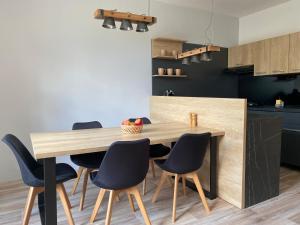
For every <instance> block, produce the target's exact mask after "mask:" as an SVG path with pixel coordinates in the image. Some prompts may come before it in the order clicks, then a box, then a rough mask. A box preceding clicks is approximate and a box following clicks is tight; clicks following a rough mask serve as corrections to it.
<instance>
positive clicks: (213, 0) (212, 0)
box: [205, 0, 215, 44]
mask: <svg viewBox="0 0 300 225" xmlns="http://www.w3.org/2000/svg"><path fill="white" fill-rule="evenodd" d="M214 11H215V0H211V10H210V18H209V23H208V26H207V28H206V29H205V37H206V41H207V43H206V44H211V43H212V40H211V39H210V38H209V34H208V32H209V30H210V29H211V26H212V25H213V22H214ZM211 35H213V31H212V32H211Z"/></svg>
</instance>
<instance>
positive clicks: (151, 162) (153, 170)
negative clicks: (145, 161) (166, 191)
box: [150, 159, 155, 178]
mask: <svg viewBox="0 0 300 225" xmlns="http://www.w3.org/2000/svg"><path fill="white" fill-rule="evenodd" d="M150 165H151V170H152V175H153V178H155V168H154V159H150Z"/></svg>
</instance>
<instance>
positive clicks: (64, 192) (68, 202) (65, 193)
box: [61, 184, 72, 209]
mask: <svg viewBox="0 0 300 225" xmlns="http://www.w3.org/2000/svg"><path fill="white" fill-rule="evenodd" d="M61 190H62V192H63V194H64V195H65V196H67V198H66V201H67V205H68V207H69V209H71V208H72V205H71V203H70V199H69V198H68V194H67V192H66V188H65V186H64V185H63V184H62V185H61Z"/></svg>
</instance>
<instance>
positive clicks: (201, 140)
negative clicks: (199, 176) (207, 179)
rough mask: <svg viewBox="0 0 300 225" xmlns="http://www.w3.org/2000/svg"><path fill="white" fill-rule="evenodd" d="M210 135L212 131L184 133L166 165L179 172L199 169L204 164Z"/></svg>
mask: <svg viewBox="0 0 300 225" xmlns="http://www.w3.org/2000/svg"><path fill="white" fill-rule="evenodd" d="M210 137H211V134H210V133H204V134H184V135H182V136H181V137H180V138H179V140H178V141H177V142H176V144H175V146H174V147H173V149H172V151H171V153H170V155H169V157H168V159H167V160H166V162H165V163H166V164H165V165H166V166H167V167H168V168H171V169H172V171H173V172H175V173H179V174H183V173H189V172H193V171H196V170H198V169H199V168H200V167H201V166H202V163H203V159H204V157H205V153H206V149H207V146H208V143H209V139H210Z"/></svg>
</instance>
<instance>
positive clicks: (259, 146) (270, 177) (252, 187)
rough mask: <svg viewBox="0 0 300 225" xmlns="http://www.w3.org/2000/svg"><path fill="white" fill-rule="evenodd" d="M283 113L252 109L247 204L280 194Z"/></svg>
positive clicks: (247, 148) (246, 187)
mask: <svg viewBox="0 0 300 225" xmlns="http://www.w3.org/2000/svg"><path fill="white" fill-rule="evenodd" d="M281 126H282V120H281V118H280V117H277V116H272V115H262V114H257V113H248V122H247V142H246V143H247V144H246V168H245V173H246V176H245V178H246V180H245V207H249V206H252V205H255V204H257V203H260V202H263V201H265V200H268V199H270V198H273V197H275V196H277V195H279V173H280V151H281Z"/></svg>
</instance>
